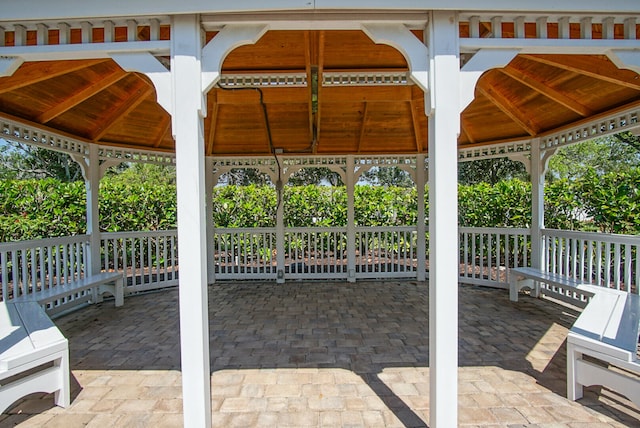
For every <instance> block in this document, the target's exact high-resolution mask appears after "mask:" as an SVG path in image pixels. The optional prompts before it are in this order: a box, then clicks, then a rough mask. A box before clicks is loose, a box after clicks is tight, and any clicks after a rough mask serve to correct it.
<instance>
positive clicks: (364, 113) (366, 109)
mask: <svg viewBox="0 0 640 428" xmlns="http://www.w3.org/2000/svg"><path fill="white" fill-rule="evenodd" d="M368 120H369V103H367V102H365V103H364V108H363V109H362V124H361V125H360V136H359V138H358V151H357V153H360V152H361V151H362V140H364V133H365V131H366V129H367V121H368Z"/></svg>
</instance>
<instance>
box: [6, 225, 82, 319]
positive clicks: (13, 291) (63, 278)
mask: <svg viewBox="0 0 640 428" xmlns="http://www.w3.org/2000/svg"><path fill="white" fill-rule="evenodd" d="M88 242H89V241H88V237H87V236H86V235H77V236H67V237H62V238H51V239H37V240H31V241H21V242H8V243H1V244H0V283H2V300H11V299H13V298H15V297H20V296H25V295H27V296H28V295H29V294H32V293H34V292H36V291H39V290H42V289H48V288H54V287H58V286H61V285H64V284H66V283H68V282H71V281H74V280H76V279H78V278H82V277H84V275H85V262H86V259H87V248H88V247H87V245H88ZM83 295H84V294H83ZM73 300H74V296H71V297H68V298H66V299H61V301H59V302H54V303H53V305H54V306H60V305H61V304H68V303H70V302H72V301H73Z"/></svg>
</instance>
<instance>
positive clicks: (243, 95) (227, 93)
mask: <svg viewBox="0 0 640 428" xmlns="http://www.w3.org/2000/svg"><path fill="white" fill-rule="evenodd" d="M214 90H215V93H216V104H220V105H222V104H236V105H242V104H254V105H257V104H260V94H259V93H258V91H257V90H255V91H249V90H246V89H235V90H233V89H231V90H229V89H219V88H216V89H214ZM262 94H263V96H264V97H263V101H264V103H265V104H305V105H306V104H307V103H308V102H309V94H308V90H307V88H262Z"/></svg>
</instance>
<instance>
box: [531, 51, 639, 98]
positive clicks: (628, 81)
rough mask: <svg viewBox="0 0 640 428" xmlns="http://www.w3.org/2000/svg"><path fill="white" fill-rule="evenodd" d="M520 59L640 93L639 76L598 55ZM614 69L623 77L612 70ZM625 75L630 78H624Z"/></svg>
mask: <svg viewBox="0 0 640 428" xmlns="http://www.w3.org/2000/svg"><path fill="white" fill-rule="evenodd" d="M520 57H521V58H525V59H527V60H531V61H536V62H539V63H541V64H546V65H550V66H552V67H555V68H559V69H561V70H566V71H572V72H574V73H577V74H581V75H583V76H588V77H592V78H594V79H598V80H602V81H604V82H609V83H613V84H615V85H620V86H624V87H626V88H630V89H634V90H636V91H640V80H639V79H638V77H637V76H638V75H637V74H635V73H633V72H632V71H630V70H619V69H618V68H617V67H616V66H615V65H614V64H613V63H612V62H611V61H609V60H608V59H603V58H602V57H600V56H598V55H590V56H583V55H566V56H559V55H553V56H552V55H540V56H538V55H520ZM612 67H613V69H615V70H617V71H618V72H619V73H620V74H621V75H619V74H618V73H617V72H615V71H614V70H612ZM631 73H633V76H632V75H631ZM625 74H626V75H627V76H630V77H626V78H625V77H623V76H624V75H625Z"/></svg>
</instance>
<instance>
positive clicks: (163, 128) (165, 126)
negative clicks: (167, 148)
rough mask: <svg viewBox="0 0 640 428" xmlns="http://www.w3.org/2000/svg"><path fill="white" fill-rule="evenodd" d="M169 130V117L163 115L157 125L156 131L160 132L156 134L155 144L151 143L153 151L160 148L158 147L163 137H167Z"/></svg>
mask: <svg viewBox="0 0 640 428" xmlns="http://www.w3.org/2000/svg"><path fill="white" fill-rule="evenodd" d="M170 129H171V116H170V115H168V114H165V115H163V116H162V121H161V122H160V123H159V124H158V130H159V131H160V132H158V133H157V134H156V138H155V143H153V147H154V148H155V149H157V148H158V147H160V145H161V144H162V142H163V141H164V137H165V135H167V132H169V130H170Z"/></svg>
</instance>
